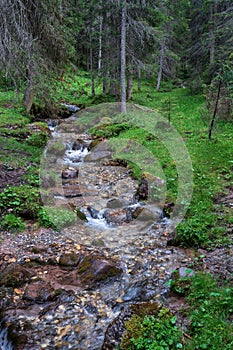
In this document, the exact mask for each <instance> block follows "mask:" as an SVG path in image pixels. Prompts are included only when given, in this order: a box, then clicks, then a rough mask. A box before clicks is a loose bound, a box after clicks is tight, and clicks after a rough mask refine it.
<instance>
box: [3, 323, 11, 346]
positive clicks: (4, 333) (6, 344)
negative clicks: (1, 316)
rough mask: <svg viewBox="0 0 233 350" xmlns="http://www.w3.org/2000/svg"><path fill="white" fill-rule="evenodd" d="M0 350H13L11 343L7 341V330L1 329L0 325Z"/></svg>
mask: <svg viewBox="0 0 233 350" xmlns="http://www.w3.org/2000/svg"><path fill="white" fill-rule="evenodd" d="M0 349H1V350H13V346H12V344H11V341H10V340H9V339H8V331H7V328H5V327H1V324H0Z"/></svg>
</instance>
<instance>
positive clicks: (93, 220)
mask: <svg viewBox="0 0 233 350" xmlns="http://www.w3.org/2000/svg"><path fill="white" fill-rule="evenodd" d="M105 211H106V209H102V210H100V211H98V210H96V209H94V208H92V207H87V210H85V215H86V218H87V225H88V226H92V227H96V228H98V229H101V228H102V229H106V228H108V227H109V224H108V223H107V221H106V219H105V217H104V213H105Z"/></svg>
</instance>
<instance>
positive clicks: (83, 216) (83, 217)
mask: <svg viewBox="0 0 233 350" xmlns="http://www.w3.org/2000/svg"><path fill="white" fill-rule="evenodd" d="M76 214H77V217H78V218H79V219H80V220H82V221H87V217H86V215H85V214H84V213H83V212H82V211H81V210H80V209H76Z"/></svg>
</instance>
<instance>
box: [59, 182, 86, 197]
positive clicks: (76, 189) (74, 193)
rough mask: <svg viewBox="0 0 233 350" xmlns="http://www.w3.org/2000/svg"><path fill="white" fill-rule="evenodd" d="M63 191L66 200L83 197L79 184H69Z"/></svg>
mask: <svg viewBox="0 0 233 350" xmlns="http://www.w3.org/2000/svg"><path fill="white" fill-rule="evenodd" d="M63 191H64V196H65V197H66V198H75V197H81V196H82V193H81V191H80V186H79V184H75V183H74V184H72V183H71V184H70V183H68V184H66V185H65V186H63Z"/></svg>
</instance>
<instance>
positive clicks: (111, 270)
mask: <svg viewBox="0 0 233 350" xmlns="http://www.w3.org/2000/svg"><path fill="white" fill-rule="evenodd" d="M122 272H123V270H122V268H121V267H120V266H119V263H117V262H115V261H111V260H106V258H105V257H104V256H101V255H94V254H93V255H92V254H90V255H87V256H85V257H84V259H83V260H82V261H81V262H80V264H79V265H78V269H77V275H78V277H79V278H80V281H81V282H82V283H83V284H87V285H88V286H89V287H90V286H93V285H95V284H97V283H100V282H105V281H106V280H108V279H110V278H113V277H117V276H119V275H121V273H122Z"/></svg>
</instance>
